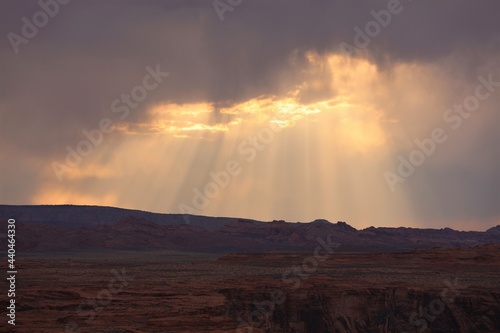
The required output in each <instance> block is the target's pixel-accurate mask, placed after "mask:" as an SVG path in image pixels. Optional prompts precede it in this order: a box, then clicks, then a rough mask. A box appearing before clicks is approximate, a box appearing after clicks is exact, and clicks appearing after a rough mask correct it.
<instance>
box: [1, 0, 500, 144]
mask: <svg viewBox="0 0 500 333" xmlns="http://www.w3.org/2000/svg"><path fill="white" fill-rule="evenodd" d="M0 6H1V8H2V9H1V15H2V19H1V20H0V31H1V32H2V36H6V35H7V34H8V33H9V32H15V33H18V34H20V31H21V26H22V22H21V17H22V16H26V17H28V18H31V17H32V15H33V13H35V12H36V11H38V10H40V8H39V6H38V4H37V3H36V2H21V3H19V2H13V1H10V2H2V4H1V5H0ZM401 6H402V8H403V9H402V12H401V13H400V14H398V15H397V16H396V15H393V17H392V21H391V23H390V25H389V26H388V27H387V28H384V29H383V31H382V32H381V33H380V35H379V36H377V37H376V38H374V39H373V40H372V41H371V43H370V44H369V45H368V47H367V49H366V50H367V51H368V52H370V54H371V56H373V57H374V58H375V59H377V60H379V61H380V63H382V62H383V61H388V60H390V61H430V60H432V59H434V58H436V57H440V56H444V55H446V54H448V53H449V52H451V51H453V50H455V49H457V48H474V49H477V48H484V49H487V48H488V47H489V45H490V44H491V43H492V42H493V41H494V38H495V37H498V33H499V26H498V23H497V22H498V20H497V13H498V12H500V3H499V2H498V1H482V2H480V3H479V2H476V1H474V2H472V1H458V2H457V1H440V2H435V1H433V2H431V1H414V2H403V3H402V5H401ZM386 7H387V1H356V2H354V1H308V2H306V1H289V0H287V1H246V2H243V3H242V4H241V5H240V6H239V7H237V8H235V9H234V11H232V12H226V13H225V16H226V19H225V20H224V22H220V21H219V19H218V16H217V14H216V12H215V10H214V8H213V6H212V3H211V2H210V1H125V2H124V1H107V2H105V1H77V0H73V1H71V2H69V3H68V4H67V5H64V6H62V5H61V6H60V9H59V13H58V14H57V15H56V16H55V17H54V18H51V19H50V21H49V23H48V24H47V26H45V27H43V28H41V29H40V31H39V33H38V34H37V35H36V36H35V37H34V38H33V39H32V40H30V41H29V42H28V44H26V45H24V44H21V45H20V46H19V49H20V52H19V54H17V55H16V54H14V52H13V50H12V47H11V45H10V43H9V40H8V39H7V38H3V39H2V44H1V55H2V62H1V65H0V66H1V73H2V83H1V88H2V89H1V90H0V98H1V101H2V106H3V108H2V116H3V117H2V119H3V121H2V123H3V124H6V123H8V124H9V126H2V136H3V137H4V138H5V137H6V136H7V137H11V138H12V137H16V135H15V134H16V133H15V131H18V130H17V129H19V128H23V129H25V131H24V132H25V133H24V135H23V136H22V137H16V142H17V144H19V145H22V146H26V147H31V148H32V149H33V150H36V151H46V150H49V151H52V150H53V149H56V150H57V149H60V146H61V142H63V143H68V142H72V141H75V139H76V138H75V135H76V133H78V132H79V129H80V128H86V127H91V126H95V124H96V122H98V120H99V119H100V118H102V117H104V116H106V115H109V114H110V110H109V109H110V104H111V102H112V101H113V100H114V99H115V98H116V97H119V95H120V94H121V93H122V92H128V91H129V90H130V89H131V88H132V87H133V86H135V85H137V84H138V83H139V82H140V80H141V78H142V76H143V73H144V67H145V66H147V65H151V66H154V65H155V64H158V63H159V64H161V66H162V68H163V69H164V70H166V71H169V72H170V73H171V77H170V78H169V79H168V82H166V83H165V84H163V85H162V86H161V87H160V88H159V89H158V90H157V91H155V92H154V93H153V94H152V96H149V97H148V99H147V101H146V102H145V103H142V105H141V107H140V108H139V109H137V110H135V111H134V112H133V113H132V114H131V117H130V119H128V121H138V120H140V119H141V118H143V112H144V111H145V110H146V108H147V106H148V105H151V104H154V103H158V102H164V101H173V102H178V103H185V102H193V101H200V100H204V101H210V102H215V103H232V102H238V101H242V100H246V99H249V98H252V97H255V96H258V95H263V94H267V95H270V94H278V95H279V94H282V93H285V92H287V91H288V90H289V89H290V88H291V87H293V85H294V84H296V83H298V82H300V80H301V79H304V77H302V75H303V74H301V72H300V69H301V67H302V66H303V65H304V63H305V59H304V57H303V54H304V52H306V51H309V50H315V51H317V52H320V53H322V52H332V51H333V52H336V51H338V50H339V44H340V43H341V42H347V43H350V44H353V38H354V35H355V32H354V30H353V27H354V26H360V27H361V28H364V25H365V23H367V22H369V21H370V20H373V17H372V16H371V14H370V11H371V10H375V11H379V10H382V9H385V8H386ZM294 52H296V53H295V54H296V59H295V60H296V61H294V62H293V63H291V62H290V61H289V60H290V57H291V56H292V54H294ZM304 101H307V98H305V99H304ZM48 128H55V131H53V132H52V134H50V133H47V129H48ZM42 133H43V135H40V134H42ZM35 138H36V139H35Z"/></svg>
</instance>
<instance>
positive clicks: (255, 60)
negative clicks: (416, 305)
mask: <svg viewBox="0 0 500 333" xmlns="http://www.w3.org/2000/svg"><path fill="white" fill-rule="evenodd" d="M498 13H500V2H499V1H496V0H484V1H472V0H471V1H462V0H459V1H457V0H443V1H431V0H427V1H426V0H418V1H417V0H414V1H412V0H404V1H397V0H390V1H374V0H358V1H347V0H344V1H339V0H308V1H297V0H265V1H264V0H215V1H211V0H166V1H159V0H154V1H153V0H151V1H132V0H123V1H116V0H85V1H79V0H71V1H69V0H58V1H56V0H40V1H14V0H9V1H2V2H0V32H1V40H0V75H1V76H0V203H3V204H19V205H21V204H63V203H64V204H66V203H69V204H85V205H106V206H117V207H123V208H131V209H141V210H147V211H153V212H161V213H192V214H201V215H210V216H230V217H244V218H253V219H259V220H264V221H270V220H274V219H277V220H286V221H293V222H294V221H302V222H307V221H312V220H314V219H320V218H322V219H327V220H330V221H337V220H341V221H346V222H347V223H349V224H350V225H352V226H354V227H356V228H366V227H369V226H406V227H420V228H444V227H451V228H455V229H459V230H486V229H488V228H490V227H493V226H495V225H497V224H499V223H500V208H499V207H500V173H499V170H500V150H499V148H498V147H499V145H500V134H499V127H500V113H499V112H500V110H499V106H500V20H499V19H498Z"/></svg>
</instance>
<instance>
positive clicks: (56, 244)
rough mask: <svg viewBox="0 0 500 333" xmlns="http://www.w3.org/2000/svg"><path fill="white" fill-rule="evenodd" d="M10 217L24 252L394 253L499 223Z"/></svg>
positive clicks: (96, 209)
mask: <svg viewBox="0 0 500 333" xmlns="http://www.w3.org/2000/svg"><path fill="white" fill-rule="evenodd" d="M9 218H14V219H16V229H17V232H16V246H18V249H19V250H21V251H55V250H79V249H84V250H100V249H134V250H137V249H168V250H174V251H189V252H267V251H310V250H311V249H314V247H315V246H317V244H318V239H319V238H321V239H323V240H325V239H327V238H328V241H330V242H332V243H335V244H339V247H338V248H337V250H338V251H386V250H391V251H393V250H395V251H399V250H411V249H416V248H426V247H436V246H439V247H470V246H477V245H482V244H490V243H493V244H496V243H500V226H496V227H493V228H490V229H489V230H487V231H485V232H479V231H456V230H453V229H450V228H444V229H418V228H403V227H399V228H388V227H378V228H375V227H369V228H366V229H363V230H357V229H356V228H354V227H352V226H350V225H349V224H347V223H346V222H342V221H339V222H337V223H331V222H329V221H327V220H315V221H312V222H310V223H292V222H285V221H282V220H280V221H276V220H275V221H272V222H262V221H256V220H251V219H242V218H228V217H206V216H196V215H183V214H160V213H151V212H145V211H140V210H131V209H123V208H116V207H102V206H77V205H39V206H15V205H0V219H2V220H4V221H6V220H7V219H9ZM3 226H6V224H3ZM4 229H5V227H4ZM2 233H3V234H5V233H6V230H2ZM2 249H3V250H5V249H4V248H3V247H2Z"/></svg>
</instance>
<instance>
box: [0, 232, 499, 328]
mask: <svg viewBox="0 0 500 333" xmlns="http://www.w3.org/2000/svg"><path fill="white" fill-rule="evenodd" d="M337 246H338V245H337V244H335V243H333V242H329V240H328V239H326V238H325V239H324V242H323V244H321V242H320V243H318V244H317V246H316V247H312V248H310V250H309V251H307V252H297V253H293V252H287V253H280V252H275V253H253V254H252V253H235V254H226V255H224V254H200V253H187V252H183V253H181V252H174V251H167V250H155V251H122V250H108V251H73V252H36V253H34V252H30V253H20V254H18V257H17V266H18V274H17V298H16V299H17V303H16V306H17V324H16V326H15V328H14V329H12V330H11V331H12V332H26V333H32V332H39V333H44V332H103V333H104V332H106V333H124V332H128V333H131V332H135V333H138V332H143V333H146V332H147V333H153V332H156V333H158V332H162V333H163V332H165V333H166V332H360V333H361V332H374V333H375V332H377V333H380V332H398V333H401V332H499V331H500V315H499V314H500V245H483V246H478V247H472V248H461V249H460V248H432V249H419V250H412V251H406V252H391V253H387V252H386V253H347V252H337V251H336V247H337ZM2 265H3V266H2V269H6V268H5V267H4V266H5V265H4V263H3V262H2ZM6 305H7V304H6V302H5V301H2V303H1V306H2V308H5V306H6ZM2 325H3V323H2ZM4 327H5V326H4ZM9 329H10V328H9Z"/></svg>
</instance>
